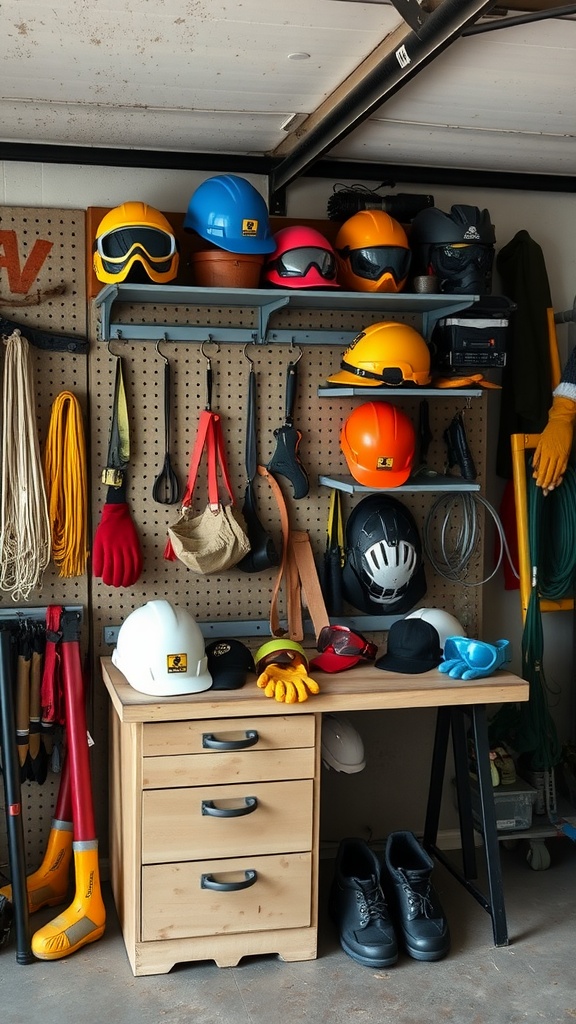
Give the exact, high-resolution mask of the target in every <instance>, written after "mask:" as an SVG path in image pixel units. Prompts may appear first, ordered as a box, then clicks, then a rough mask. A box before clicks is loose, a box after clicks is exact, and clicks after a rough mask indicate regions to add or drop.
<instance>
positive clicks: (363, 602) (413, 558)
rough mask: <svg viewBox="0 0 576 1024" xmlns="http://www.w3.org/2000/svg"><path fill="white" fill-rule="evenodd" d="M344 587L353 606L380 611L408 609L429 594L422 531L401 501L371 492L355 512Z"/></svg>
mask: <svg viewBox="0 0 576 1024" xmlns="http://www.w3.org/2000/svg"><path fill="white" fill-rule="evenodd" d="M343 589H344V596H345V598H346V600H347V601H348V602H349V603H350V604H351V605H353V607H354V608H358V609H360V610H361V611H365V612H369V613H371V614H376V615H396V614H403V613H405V612H409V611H410V610H411V609H412V608H414V606H415V605H416V604H417V603H418V601H419V600H420V599H421V598H422V597H423V596H424V594H425V593H426V576H425V573H424V564H423V561H422V544H421V541H420V535H419V533H418V528H417V526H416V522H415V520H414V517H413V515H412V513H411V512H410V511H409V509H407V508H406V506H405V505H403V504H402V502H401V501H398V500H397V499H396V498H390V497H388V496H386V495H381V494H370V495H368V496H367V497H366V498H362V500H361V501H360V502H359V503H358V504H357V505H356V507H355V508H354V509H353V511H352V512H351V513H350V515H349V517H348V521H347V523H346V562H345V564H344V569H343Z"/></svg>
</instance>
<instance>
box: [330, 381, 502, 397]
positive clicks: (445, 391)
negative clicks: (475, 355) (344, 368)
mask: <svg viewBox="0 0 576 1024" xmlns="http://www.w3.org/2000/svg"><path fill="white" fill-rule="evenodd" d="M317 395H318V398H352V397H355V398H358V397H360V398H375V397H377V398H394V397H397V398H415V397H418V398H450V397H451V396H452V395H453V396H454V397H455V398H480V397H481V395H482V388H431V387H430V388H428V387H419V388H418V387H416V388H404V387H398V388H397V387H390V386H388V385H386V384H382V385H381V386H380V387H373V388H371V387H354V386H352V385H349V384H345V385H344V384H321V385H320V386H319V387H318V391H317Z"/></svg>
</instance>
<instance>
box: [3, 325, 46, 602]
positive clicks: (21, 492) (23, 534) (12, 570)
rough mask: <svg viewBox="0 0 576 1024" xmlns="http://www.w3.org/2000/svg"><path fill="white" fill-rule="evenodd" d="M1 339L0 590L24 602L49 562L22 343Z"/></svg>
mask: <svg viewBox="0 0 576 1024" xmlns="http://www.w3.org/2000/svg"><path fill="white" fill-rule="evenodd" d="M3 340H4V344H5V346H6V354H5V361H4V383H3V388H2V405H3V409H2V413H3V419H2V489H1V497H0V501H1V506H0V589H2V590H7V591H10V592H11V595H12V599H13V600H14V601H21V600H24V601H27V600H28V598H29V596H30V594H31V592H32V590H34V588H35V587H38V586H39V585H40V583H41V582H42V576H43V574H44V570H45V569H46V567H47V565H48V563H49V561H50V523H49V521H48V506H47V500H46V490H45V487H44V478H43V476H42V460H41V458H40V446H39V443H38V426H37V423H36V413H35V396H34V382H33V372H32V364H31V361H30V352H29V346H28V342H27V340H26V338H23V337H22V336H21V334H20V331H14V333H13V334H11V335H10V337H9V338H4V339H3Z"/></svg>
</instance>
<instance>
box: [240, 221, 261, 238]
mask: <svg viewBox="0 0 576 1024" xmlns="http://www.w3.org/2000/svg"><path fill="white" fill-rule="evenodd" d="M257 234H258V221H257V220H243V221H242V235H243V236H244V237H245V238H254V237H255V236H256V235H257Z"/></svg>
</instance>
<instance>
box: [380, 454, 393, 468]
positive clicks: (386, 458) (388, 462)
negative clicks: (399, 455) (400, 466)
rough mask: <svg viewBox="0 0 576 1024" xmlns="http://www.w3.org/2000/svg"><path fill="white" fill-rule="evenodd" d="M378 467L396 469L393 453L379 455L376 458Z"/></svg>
mask: <svg viewBox="0 0 576 1024" xmlns="http://www.w3.org/2000/svg"><path fill="white" fill-rule="evenodd" d="M376 469H394V459H393V458H392V456H391V455H379V456H378V458H377V460H376Z"/></svg>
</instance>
